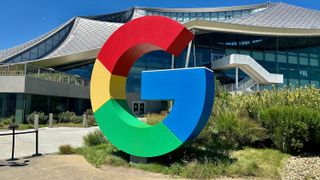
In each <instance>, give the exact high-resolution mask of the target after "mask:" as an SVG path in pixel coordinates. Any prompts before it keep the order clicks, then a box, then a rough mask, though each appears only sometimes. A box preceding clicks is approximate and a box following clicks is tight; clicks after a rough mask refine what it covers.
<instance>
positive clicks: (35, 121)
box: [33, 114, 39, 130]
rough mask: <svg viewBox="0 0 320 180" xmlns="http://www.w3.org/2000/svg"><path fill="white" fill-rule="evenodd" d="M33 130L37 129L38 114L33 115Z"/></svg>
mask: <svg viewBox="0 0 320 180" xmlns="http://www.w3.org/2000/svg"><path fill="white" fill-rule="evenodd" d="M33 129H34V130H38V129H39V114H35V115H34V122H33Z"/></svg>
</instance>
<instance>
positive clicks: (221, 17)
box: [219, 12, 226, 20]
mask: <svg viewBox="0 0 320 180" xmlns="http://www.w3.org/2000/svg"><path fill="white" fill-rule="evenodd" d="M225 19H226V13H225V12H219V20H225Z"/></svg>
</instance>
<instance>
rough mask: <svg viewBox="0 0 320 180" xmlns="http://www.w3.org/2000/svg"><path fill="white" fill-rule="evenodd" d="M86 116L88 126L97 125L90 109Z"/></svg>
mask: <svg viewBox="0 0 320 180" xmlns="http://www.w3.org/2000/svg"><path fill="white" fill-rule="evenodd" d="M86 115H87V123H88V126H94V125H96V124H97V123H96V119H95V118H94V114H93V111H92V109H87V111H86Z"/></svg>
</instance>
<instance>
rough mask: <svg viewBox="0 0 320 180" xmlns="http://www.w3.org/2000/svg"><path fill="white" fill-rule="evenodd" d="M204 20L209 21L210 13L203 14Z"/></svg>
mask: <svg viewBox="0 0 320 180" xmlns="http://www.w3.org/2000/svg"><path fill="white" fill-rule="evenodd" d="M204 20H207V21H209V20H210V13H204Z"/></svg>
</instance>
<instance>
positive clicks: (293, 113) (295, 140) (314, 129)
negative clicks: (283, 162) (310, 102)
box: [261, 106, 320, 153]
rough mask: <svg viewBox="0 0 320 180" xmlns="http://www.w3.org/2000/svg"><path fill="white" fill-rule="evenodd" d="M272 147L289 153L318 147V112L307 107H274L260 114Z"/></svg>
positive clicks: (319, 121) (319, 120)
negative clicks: (272, 144)
mask: <svg viewBox="0 0 320 180" xmlns="http://www.w3.org/2000/svg"><path fill="white" fill-rule="evenodd" d="M261 119H262V120H261V121H262V124H263V126H265V127H266V128H267V129H268V130H269V133H270V137H271V139H272V141H273V143H274V145H275V146H276V147H277V148H278V149H280V150H282V151H284V152H289V153H297V152H301V150H303V149H308V150H311V151H314V150H316V148H317V149H319V147H320V112H319V111H317V110H313V109H310V108H307V107H289V106H275V107H272V108H268V109H266V110H264V111H263V112H262V113H261Z"/></svg>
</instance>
